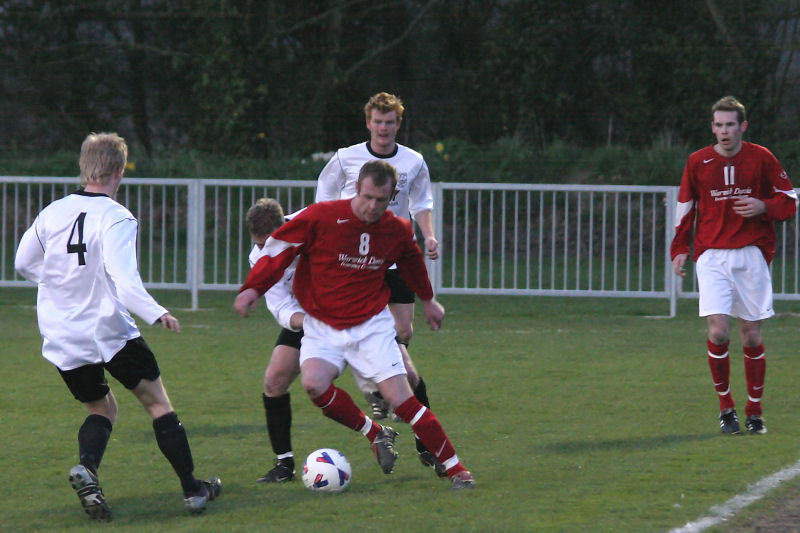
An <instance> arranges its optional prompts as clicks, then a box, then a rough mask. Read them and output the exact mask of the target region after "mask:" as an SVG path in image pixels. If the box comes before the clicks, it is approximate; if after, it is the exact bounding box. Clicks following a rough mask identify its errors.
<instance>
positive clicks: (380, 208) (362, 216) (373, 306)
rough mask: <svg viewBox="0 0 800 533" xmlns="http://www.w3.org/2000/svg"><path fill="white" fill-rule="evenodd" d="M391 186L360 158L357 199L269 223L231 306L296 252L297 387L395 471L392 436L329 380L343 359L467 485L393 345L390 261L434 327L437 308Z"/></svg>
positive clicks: (262, 285) (273, 279)
mask: <svg viewBox="0 0 800 533" xmlns="http://www.w3.org/2000/svg"><path fill="white" fill-rule="evenodd" d="M396 182H397V172H396V170H395V169H394V167H393V166H392V165H390V164H388V163H386V162H383V161H370V162H368V163H366V164H365V165H364V166H363V168H362V169H361V172H360V173H359V178H358V183H357V186H356V190H357V193H356V196H355V197H353V198H352V199H349V200H334V201H330V202H321V203H316V204H312V205H310V206H309V207H308V208H306V209H305V211H303V212H302V213H300V214H298V215H297V216H296V217H295V218H293V219H292V220H290V221H288V222H286V223H285V224H284V225H283V226H281V227H280V228H279V229H277V230H276V231H275V232H274V233H273V234H272V235H271V236H270V238H269V239H268V240H267V242H266V243H265V245H264V248H263V251H264V255H263V256H262V257H261V258H260V259H259V260H258V261H257V262H256V264H255V265H254V266H253V268H252V269H251V271H250V274H249V275H248V276H247V280H246V281H245V283H244V285H242V288H241V289H240V292H239V295H238V296H237V297H236V300H235V302H234V308H235V309H236V311H237V312H238V313H239V314H241V315H242V316H246V315H247V313H248V311H249V310H250V309H251V308H252V307H253V306H254V305H256V304H257V302H258V300H259V298H260V296H261V295H262V294H263V293H264V292H266V291H267V289H269V288H270V287H271V286H272V285H273V284H275V283H277V282H278V281H279V280H280V279H281V276H282V274H283V271H284V269H285V268H287V267H288V266H289V265H290V264H291V263H292V261H293V260H294V258H295V257H296V256H298V255H299V256H300V257H299V261H298V263H297V269H296V272H295V283H294V290H295V296H296V297H297V300H298V301H299V302H300V305H301V306H302V307H303V309H305V311H306V313H307V315H306V317H305V320H304V322H303V331H304V337H303V343H302V347H301V350H300V369H301V374H302V382H303V388H304V389H305V390H306V392H308V394H309V396H310V397H311V399H312V401H313V402H314V404H315V405H317V406H318V407H320V408H321V409H322V412H323V414H325V416H327V417H329V418H331V419H333V420H335V421H337V422H339V423H341V424H343V425H345V426H347V427H349V428H351V429H353V430H356V431H360V432H361V433H363V434H364V435H365V436H366V437H367V439H368V440H369V441H370V443H371V444H372V448H373V450H374V451H375V454H376V456H377V458H378V462H379V464H380V465H381V467H382V469H383V471H384V472H385V473H387V474H388V473H390V472H391V471H392V469H393V467H394V463H395V461H396V458H397V453H396V452H395V451H394V446H393V442H394V437H395V435H396V433H395V432H394V430H392V429H391V428H388V427H383V426H381V425H380V424H377V423H376V422H374V421H372V420H370V419H369V418H368V417H367V416H366V415H365V414H364V413H363V412H362V411H361V409H359V408H358V406H357V405H356V404H355V403H354V402H353V399H352V398H351V397H350V396H349V395H348V394H347V393H346V392H345V391H344V390H342V389H340V388H338V387H336V386H334V385H333V381H334V380H335V379H336V378H337V377H338V376H339V374H340V373H341V372H342V370H344V368H345V366H346V365H350V366H351V367H352V368H353V370H354V371H355V372H358V373H359V374H360V375H361V376H363V377H364V378H366V379H369V380H371V381H374V382H375V383H376V384H377V385H378V389H379V390H380V392H381V394H382V395H383V397H384V399H386V401H388V402H389V404H390V406H391V408H392V409H393V410H394V413H395V414H396V415H397V416H399V417H400V418H401V419H402V420H404V421H405V422H407V423H408V424H409V425H411V428H412V429H413V431H414V433H415V435H416V436H417V437H419V438H420V440H422V442H423V444H425V446H426V447H427V448H428V449H429V450H436V452H435V455H436V459H437V460H438V461H439V462H441V463H442V464H443V465H444V466H445V468H446V472H447V475H448V477H450V479H451V481H452V488H454V489H462V488H469V487H473V486H474V485H475V481H474V479H473V477H472V475H471V474H470V472H469V471H468V470H467V469H466V468H465V467H464V465H463V464H462V463H461V462H460V461H459V459H458V456H457V455H456V453H455V450H454V448H453V446H452V444H451V443H450V440H449V439H448V437H447V435H446V434H445V432H444V429H443V428H442V426H441V424H440V423H439V421H438V419H437V418H436V416H435V415H434V414H433V413H432V412H431V411H430V409H428V408H426V407H425V406H424V405H422V404H421V403H420V402H419V401H418V400H417V399H416V398H415V397H414V395H413V393H412V391H411V388H410V387H409V384H408V380H407V378H406V370H405V367H404V365H403V357H402V355H401V353H400V349H399V348H398V347H397V343H396V342H395V330H394V319H393V318H392V315H391V313H390V312H389V311H388V309H387V307H386V305H387V303H388V301H389V287H388V286H387V285H386V282H385V280H384V275H385V273H386V269H387V268H389V266H390V265H392V264H397V266H398V269H399V271H400V274H401V275H402V276H403V279H404V280H405V281H406V283H407V284H408V286H409V287H410V288H411V289H412V290H413V291H414V292H415V293H416V294H417V296H419V298H420V300H422V305H423V309H424V312H425V320H426V322H427V323H428V324H429V325H430V326H431V328H432V329H434V330H436V329H439V327H440V326H441V324H442V319H443V318H444V308H443V307H442V306H441V305H440V304H439V303H438V302H437V301H436V300H435V299H434V295H433V290H432V288H431V285H430V281H429V280H428V275H427V271H426V269H425V263H424V261H423V259H422V252H421V251H420V249H419V247H418V246H417V244H416V242H415V240H414V236H413V231H412V229H411V224H410V223H409V222H408V221H407V220H404V219H401V218H399V217H397V216H395V215H394V214H393V213H391V212H388V211H387V207H388V205H389V201H390V200H391V197H392V193H393V191H394V189H395V186H396Z"/></svg>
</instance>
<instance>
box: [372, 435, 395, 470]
mask: <svg viewBox="0 0 800 533" xmlns="http://www.w3.org/2000/svg"><path fill="white" fill-rule="evenodd" d="M395 437H397V432H396V431H395V430H393V429H392V428H390V427H389V426H383V429H382V430H381V432H380V433H378V436H377V437H375V440H373V441H372V444H371V445H370V447H371V448H372V451H373V452H375V457H377V458H378V464H379V465H381V470H383V473H384V474H391V473H392V470H393V469H394V464H395V463H396V462H397V452H396V451H394V439H395Z"/></svg>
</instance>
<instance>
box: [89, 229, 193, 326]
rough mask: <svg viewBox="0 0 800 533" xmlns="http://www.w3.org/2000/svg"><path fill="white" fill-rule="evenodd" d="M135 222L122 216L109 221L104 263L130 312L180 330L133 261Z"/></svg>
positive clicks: (134, 258)
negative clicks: (157, 300)
mask: <svg viewBox="0 0 800 533" xmlns="http://www.w3.org/2000/svg"><path fill="white" fill-rule="evenodd" d="M137 226H138V224H137V222H136V220H135V219H132V218H125V219H122V220H119V221H117V222H116V223H114V224H112V225H111V226H110V227H109V229H108V230H107V231H105V233H104V235H103V264H104V266H105V270H106V272H107V273H108V275H109V277H110V278H111V280H112V281H113V283H114V286H115V287H116V290H117V297H118V298H119V299H120V301H121V302H122V304H123V305H124V306H125V307H126V308H127V309H128V310H129V311H131V312H132V313H134V314H136V315H138V316H140V317H141V318H142V319H143V320H144V321H145V322H147V323H148V324H155V323H157V322H159V321H160V322H161V324H162V325H163V326H164V327H166V328H167V329H170V330H173V331H179V330H180V326H179V324H178V321H177V319H176V318H175V317H173V316H172V315H170V314H169V312H168V311H167V310H166V309H165V308H164V307H162V306H161V305H159V304H158V303H157V302H156V301H155V299H153V297H152V296H151V295H150V294H149V293H148V292H147V290H146V289H145V288H144V284H143V283H142V278H141V276H140V275H139V266H138V263H137V261H136V231H137Z"/></svg>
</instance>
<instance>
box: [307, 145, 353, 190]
mask: <svg viewBox="0 0 800 533" xmlns="http://www.w3.org/2000/svg"><path fill="white" fill-rule="evenodd" d="M346 184H347V174H346V173H345V171H344V169H343V168H342V162H341V159H340V157H339V150H337V151H336V153H335V154H334V155H333V157H331V158H330V160H328V163H327V164H326V165H325V167H324V168H323V169H322V172H320V174H319V178H317V192H316V195H315V197H314V201H315V202H326V201H328V200H338V199H340V198H341V197H342V190H343V189H344V188H345V185H346Z"/></svg>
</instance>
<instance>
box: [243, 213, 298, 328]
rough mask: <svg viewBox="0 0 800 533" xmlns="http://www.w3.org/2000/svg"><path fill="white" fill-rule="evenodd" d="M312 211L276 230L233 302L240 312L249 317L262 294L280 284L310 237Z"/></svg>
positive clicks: (265, 244)
mask: <svg viewBox="0 0 800 533" xmlns="http://www.w3.org/2000/svg"><path fill="white" fill-rule="evenodd" d="M312 211H313V209H310V208H308V209H306V210H304V211H303V212H302V213H300V214H298V215H297V216H296V217H294V218H293V219H292V220H289V221H287V222H286V223H285V224H284V225H283V226H281V227H280V228H278V229H277V230H275V231H274V232H273V233H272V235H271V236H270V237H269V238H268V239H267V241H266V242H265V243H264V247H263V248H262V253H263V255H262V256H261V257H260V258H259V259H258V261H256V263H255V265H253V268H251V269H250V273H249V274H248V275H247V279H246V280H245V282H244V284H243V285H242V286H241V288H240V289H239V294H238V295H237V296H236V299H235V300H234V303H233V308H234V309H235V310H236V312H237V313H239V314H240V315H242V316H243V317H246V316H247V315H248V313H249V312H250V310H252V309H253V308H254V307H255V305H256V302H257V301H258V299H259V298H260V297H261V295H262V294H264V293H265V292H267V291H268V290H269V289H270V288H271V287H272V286H273V285H275V284H276V283H278V281H280V279H281V277H282V276H283V273H284V271H285V270H286V269H287V268H288V267H289V266H290V265H291V264H292V262H293V261H294V259H295V257H296V256H297V255H298V254H299V253H300V250H301V248H302V246H303V244H304V242H305V240H306V239H307V238H308V231H309V224H310V219H309V217H308V216H307V214H308V213H310V212H312Z"/></svg>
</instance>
